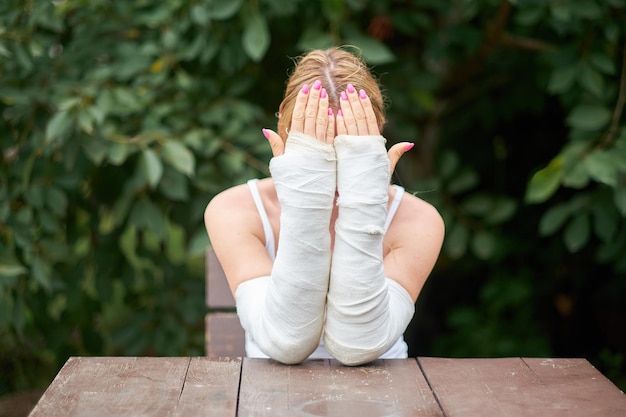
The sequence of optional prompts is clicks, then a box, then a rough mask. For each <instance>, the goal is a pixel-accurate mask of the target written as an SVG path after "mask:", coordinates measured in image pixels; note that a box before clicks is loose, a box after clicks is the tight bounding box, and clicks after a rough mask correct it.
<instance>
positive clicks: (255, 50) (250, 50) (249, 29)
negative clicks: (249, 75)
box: [241, 14, 270, 62]
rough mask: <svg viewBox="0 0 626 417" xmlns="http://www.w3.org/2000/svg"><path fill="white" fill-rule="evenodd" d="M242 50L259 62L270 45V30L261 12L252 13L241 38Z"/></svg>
mask: <svg viewBox="0 0 626 417" xmlns="http://www.w3.org/2000/svg"><path fill="white" fill-rule="evenodd" d="M241 42H242V46H243V50H244V51H245V52H246V54H247V55H248V56H249V57H250V58H251V59H252V60H253V61H255V62H259V61H260V60H261V59H262V58H263V56H265V53H266V52H267V48H269V46H270V30H269V28H268V27H267V22H266V21H265V18H264V17H263V16H262V15H261V14H255V15H253V16H252V17H251V18H250V20H249V21H248V24H247V25H246V29H245V30H244V32H243V37H242V38H241Z"/></svg>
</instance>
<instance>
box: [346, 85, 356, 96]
mask: <svg viewBox="0 0 626 417" xmlns="http://www.w3.org/2000/svg"><path fill="white" fill-rule="evenodd" d="M355 91H356V90H355V89H354V86H353V85H352V84H348V93H350V94H352V93H354V92H355Z"/></svg>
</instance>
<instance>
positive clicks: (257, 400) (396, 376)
mask: <svg viewBox="0 0 626 417" xmlns="http://www.w3.org/2000/svg"><path fill="white" fill-rule="evenodd" d="M237 415H238V416H240V417H246V416H272V417H281V416H299V415H302V416H358V417H374V416H398V417H401V416H442V415H443V414H442V413H441V410H440V408H439V406H438V405H437V402H436V400H435V398H434V396H433V394H432V392H431V391H430V388H429V387H428V384H427V383H426V381H425V380H424V377H423V376H422V374H421V372H420V371H419V368H418V367H417V363H416V362H415V360H414V359H406V360H402V359H396V360H379V361H376V362H374V363H372V364H369V365H365V366H359V367H346V366H342V365H340V364H339V363H338V362H337V361H334V360H328V359H315V360H308V361H306V362H304V363H303V364H301V365H298V366H284V365H281V364H279V363H276V362H274V361H268V360H263V359H247V358H246V359H245V360H244V363H243V367H242V379H241V390H240V394H239V413H238V414H237Z"/></svg>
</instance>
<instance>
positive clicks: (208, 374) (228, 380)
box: [175, 357, 241, 417]
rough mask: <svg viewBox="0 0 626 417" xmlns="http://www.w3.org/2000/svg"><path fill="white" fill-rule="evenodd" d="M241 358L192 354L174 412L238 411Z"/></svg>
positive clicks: (225, 416) (196, 415)
mask: <svg viewBox="0 0 626 417" xmlns="http://www.w3.org/2000/svg"><path fill="white" fill-rule="evenodd" d="M240 371H241V358H235V359H228V358H223V359H222V360H219V361H213V360H209V358H205V357H202V358H192V359H191V363H190V364H189V371H188V372H187V378H186V379H185V385H184V387H183V392H182V394H181V396H180V399H179V400H178V404H177V406H176V413H175V416H181V417H201V416H207V417H208V416H220V417H229V416H233V417H234V416H236V415H237V395H238V393H239V375H240Z"/></svg>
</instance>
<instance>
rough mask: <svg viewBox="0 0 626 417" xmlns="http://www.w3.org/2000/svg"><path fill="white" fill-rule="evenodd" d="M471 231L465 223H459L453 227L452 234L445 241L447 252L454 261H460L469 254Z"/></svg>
mask: <svg viewBox="0 0 626 417" xmlns="http://www.w3.org/2000/svg"><path fill="white" fill-rule="evenodd" d="M469 234H470V233H469V230H468V228H467V227H465V225H464V224H463V223H460V222H457V223H455V224H454V225H453V226H452V230H451V231H450V234H449V235H448V236H447V237H446V239H445V240H444V242H445V243H444V247H445V251H446V253H447V254H448V256H449V257H450V258H452V259H459V258H461V257H462V256H463V255H465V252H467V244H468V241H469Z"/></svg>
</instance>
